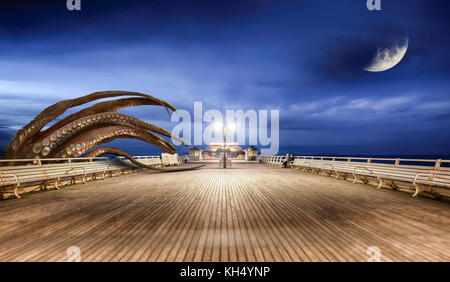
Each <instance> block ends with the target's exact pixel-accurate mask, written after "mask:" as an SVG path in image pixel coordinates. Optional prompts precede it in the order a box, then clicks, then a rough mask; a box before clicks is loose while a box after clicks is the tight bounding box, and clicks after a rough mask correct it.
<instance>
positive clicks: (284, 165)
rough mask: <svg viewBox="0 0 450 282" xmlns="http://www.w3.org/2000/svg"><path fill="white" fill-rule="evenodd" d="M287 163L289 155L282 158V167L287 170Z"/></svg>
mask: <svg viewBox="0 0 450 282" xmlns="http://www.w3.org/2000/svg"><path fill="white" fill-rule="evenodd" d="M288 163H289V154H286V157H285V158H284V162H283V167H284V168H287V165H288Z"/></svg>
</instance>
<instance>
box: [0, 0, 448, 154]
mask: <svg viewBox="0 0 450 282" xmlns="http://www.w3.org/2000/svg"><path fill="white" fill-rule="evenodd" d="M5 2H6V3H5V4H3V3H2V9H1V10H0V148H3V147H5V146H6V145H7V143H8V142H9V139H10V138H11V137H12V135H13V134H14V132H15V130H17V129H18V128H20V127H22V126H23V125H25V124H26V123H28V122H29V121H30V120H31V119H32V118H33V117H34V116H35V115H36V114H38V113H39V112H40V111H41V110H42V109H44V108H45V107H46V106H48V105H50V104H52V103H55V102H57V101H59V100H61V99H68V98H73V97H77V96H81V95H85V94H88V93H91V92H94V91H101V90H130V91H139V92H143V93H148V94H152V95H154V96H157V97H159V98H162V99H164V100H166V101H168V102H170V103H172V104H173V105H174V106H176V107H177V108H180V109H188V110H191V109H192V107H193V102H195V101H202V102H203V104H204V108H206V109H209V108H210V109H223V110H225V109H243V110H246V109H255V110H258V109H279V110H280V128H281V132H280V144H281V152H287V151H289V152H294V153H297V154H367V155H374V154H394V155H398V154H402V155H403V154H414V155H417V154H437V155H445V154H450V149H449V146H448V144H449V143H450V133H449V132H450V130H449V129H450V94H449V90H450V79H449V78H450V58H449V56H450V55H449V52H448V50H449V48H450V39H449V37H448V30H449V28H450V19H449V18H448V16H447V14H446V11H448V10H449V8H450V4H447V3H446V2H444V1H420V0H417V1H413V0H404V1H401V0H389V1H388V0H384V1H383V0H382V11H374V12H370V11H368V10H367V8H366V1H365V0H340V1H331V0H330V1H327V0H320V1H298V0H297V1H290V0H286V1H269V0H258V1H257V0H254V1H253V0H241V1H234V0H228V1H206V0H203V1H202V0H196V1H171V0H165V1H137V0H135V1H131V0H130V1H116V0H108V1H106V0H103V1H102V0H98V1H87V0H84V1H82V11H79V12H78V11H77V12H74V11H68V10H66V8H65V5H66V3H65V2H66V1H65V0H53V1H52V0H49V1H25V0H24V1H12V0H11V1H5ZM7 2H9V3H7ZM406 37H408V38H409V48H408V51H407V53H406V56H405V57H404V59H403V60H402V61H401V62H400V63H399V64H398V65H397V66H395V67H394V68H392V69H390V70H388V71H385V72H381V73H370V72H366V71H364V70H363V69H364V66H365V65H367V64H368V62H370V60H371V57H372V56H373V55H374V54H375V51H376V49H377V48H378V47H390V46H392V45H393V44H395V43H397V42H398V41H401V40H404V39H405V38H406ZM122 112H125V113H127V114H131V115H134V116H137V117H140V118H143V119H145V120H147V121H150V122H154V123H155V124H158V125H160V126H162V127H164V128H166V129H171V128H172V127H173V126H174V124H171V123H170V122H169V121H170V119H169V118H168V117H167V114H165V113H164V111H163V110H161V109H156V108H155V107H139V108H133V109H131V108H130V109H127V110H124V111H122ZM116 143H117V142H116ZM118 145H119V146H122V147H126V148H128V150H129V151H130V152H132V153H140V154H142V153H147V152H152V150H153V148H150V146H149V145H146V144H143V143H141V142H140V141H132V140H127V141H120V142H118Z"/></svg>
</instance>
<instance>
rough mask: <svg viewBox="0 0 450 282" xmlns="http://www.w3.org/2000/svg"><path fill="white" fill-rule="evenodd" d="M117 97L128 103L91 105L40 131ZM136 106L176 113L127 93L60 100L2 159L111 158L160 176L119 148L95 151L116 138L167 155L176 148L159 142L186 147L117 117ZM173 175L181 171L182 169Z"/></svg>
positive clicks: (23, 130) (158, 131)
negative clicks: (120, 158)
mask: <svg viewBox="0 0 450 282" xmlns="http://www.w3.org/2000/svg"><path fill="white" fill-rule="evenodd" d="M121 96H128V97H127V98H120V99H115V100H109V101H105V102H100V103H97V104H94V105H93V106H90V107H87V108H84V109H82V110H80V111H78V112H76V113H74V114H71V115H69V116H67V117H65V118H63V119H62V120H60V121H58V122H56V123H55V124H53V125H52V126H50V127H49V128H47V129H45V130H42V129H43V128H44V127H45V126H46V125H47V124H49V123H50V122H52V121H54V120H55V119H56V118H58V117H59V116H61V115H62V114H64V113H65V112H66V111H67V110H68V109H70V108H72V107H76V106H80V105H84V104H86V103H89V102H92V101H95V100H98V99H104V98H111V97H121ZM140 105H155V106H162V107H165V108H166V110H167V112H168V113H169V114H170V110H172V111H176V109H175V107H173V106H172V105H170V104H169V103H167V102H165V101H162V100H160V99H158V98H156V97H153V96H151V95H147V94H143V93H138V92H129V91H102V92H95V93H92V94H89V95H86V96H82V97H79V98H74V99H68V100H63V101H60V102H58V103H56V104H54V105H51V106H49V107H47V108H46V109H45V110H43V111H42V112H41V113H40V114H39V115H37V116H36V117H35V118H34V119H33V120H32V121H31V122H30V123H28V124H27V125H25V126H24V127H23V128H21V129H20V130H18V132H17V133H16V135H15V136H14V137H13V138H12V139H11V142H10V144H9V145H8V147H7V148H6V149H5V154H4V156H3V159H45V158H78V157H86V158H91V157H100V156H102V155H106V154H110V155H116V156H123V157H125V158H127V159H129V160H130V161H131V162H132V163H134V164H136V165H138V166H140V167H144V168H148V169H152V170H159V171H164V168H160V167H157V166H155V165H147V164H143V163H141V162H139V161H138V160H136V159H134V158H133V157H132V156H131V155H130V154H129V153H127V152H126V151H124V150H121V149H119V148H114V147H107V146H101V147H99V145H101V144H104V143H107V142H110V141H112V140H114V139H117V138H132V139H139V140H142V141H145V142H147V143H149V144H152V145H154V146H157V147H159V148H160V149H162V150H163V151H165V152H167V153H169V154H174V152H175V150H176V148H175V146H174V145H173V144H172V143H170V142H169V141H167V140H166V139H164V138H162V137H161V136H165V137H169V138H173V139H175V140H178V141H180V142H182V143H183V144H184V145H186V143H185V142H184V141H183V140H181V139H180V138H178V137H177V136H173V135H172V134H171V133H170V132H168V131H166V130H164V129H162V128H160V127H158V126H156V125H154V124H151V123H148V122H145V121H143V120H140V119H137V118H134V117H132V116H129V115H125V114H122V113H119V112H118V110H120V109H123V108H126V107H132V106H140ZM160 135H161V136H160ZM197 167H199V166H195V167H189V169H192V168H197ZM184 169H188V168H184ZM173 170H174V169H171V170H170V171H173ZM175 170H183V168H180V169H175Z"/></svg>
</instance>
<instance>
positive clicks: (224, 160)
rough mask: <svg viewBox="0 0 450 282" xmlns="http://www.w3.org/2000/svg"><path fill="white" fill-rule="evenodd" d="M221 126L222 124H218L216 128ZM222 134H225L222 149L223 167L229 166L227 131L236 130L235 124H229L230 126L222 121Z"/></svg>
mask: <svg viewBox="0 0 450 282" xmlns="http://www.w3.org/2000/svg"><path fill="white" fill-rule="evenodd" d="M219 126H220V124H216V129H218V127H219ZM221 127H222V134H223V146H222V151H223V157H222V161H223V168H227V134H226V133H227V132H228V131H230V132H233V131H234V124H231V123H230V124H228V127H226V126H225V123H222V126H221Z"/></svg>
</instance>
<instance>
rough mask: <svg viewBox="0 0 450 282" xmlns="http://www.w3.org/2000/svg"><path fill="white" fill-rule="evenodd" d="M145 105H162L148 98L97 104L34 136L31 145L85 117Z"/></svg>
mask: <svg viewBox="0 0 450 282" xmlns="http://www.w3.org/2000/svg"><path fill="white" fill-rule="evenodd" d="M143 105H161V104H160V103H158V102H157V101H153V100H149V99H146V98H124V99H117V100H111V101H105V102H100V103H97V104H95V105H93V106H91V107H88V108H86V109H83V110H81V111H79V112H76V113H74V114H71V115H69V116H67V117H65V118H64V119H62V120H60V121H58V122H57V123H55V124H54V125H52V126H51V127H49V128H47V129H46V130H43V131H41V132H39V133H37V134H35V135H34V136H33V139H32V140H31V142H30V143H35V142H37V140H39V139H42V138H43V136H49V135H51V133H53V132H55V131H56V130H57V129H58V128H62V127H63V126H65V125H67V124H69V123H71V122H73V121H75V120H78V119H80V118H83V117H87V116H91V115H94V114H98V113H104V112H117V111H118V110H120V109H123V108H127V107H133V106H143Z"/></svg>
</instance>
